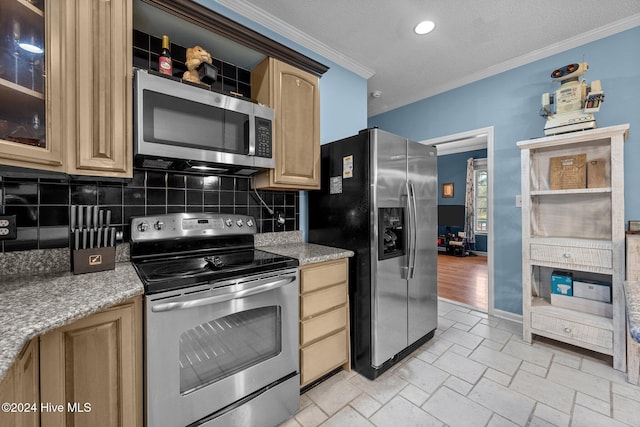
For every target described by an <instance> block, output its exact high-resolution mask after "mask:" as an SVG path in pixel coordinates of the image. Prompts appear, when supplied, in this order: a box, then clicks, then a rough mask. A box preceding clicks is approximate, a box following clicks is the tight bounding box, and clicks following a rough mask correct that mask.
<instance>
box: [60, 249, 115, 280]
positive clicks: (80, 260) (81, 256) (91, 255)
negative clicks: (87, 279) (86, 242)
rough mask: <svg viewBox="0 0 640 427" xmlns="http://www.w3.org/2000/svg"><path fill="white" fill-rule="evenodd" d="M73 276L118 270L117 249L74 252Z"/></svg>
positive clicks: (77, 250)
mask: <svg viewBox="0 0 640 427" xmlns="http://www.w3.org/2000/svg"><path fill="white" fill-rule="evenodd" d="M71 253H72V257H71V260H72V264H71V270H72V271H73V274H83V273H95V272H97V271H105V270H114V269H115V268H116V247H115V246H108V247H105V248H91V249H76V250H72V251H71Z"/></svg>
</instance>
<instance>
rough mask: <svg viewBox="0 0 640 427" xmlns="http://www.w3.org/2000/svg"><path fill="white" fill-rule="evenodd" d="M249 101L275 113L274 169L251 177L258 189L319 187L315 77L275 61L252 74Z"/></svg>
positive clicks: (317, 101)
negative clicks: (265, 106) (266, 107)
mask: <svg viewBox="0 0 640 427" xmlns="http://www.w3.org/2000/svg"><path fill="white" fill-rule="evenodd" d="M251 94H252V96H251V97H252V98H253V99H254V100H255V101H257V102H260V103H261V104H265V105H268V106H269V107H271V108H273V109H274V110H275V123H274V126H273V140H274V149H273V155H274V158H275V161H276V167H275V169H271V170H269V171H266V172H263V173H260V174H258V175H256V176H255V177H254V187H255V188H259V189H289V190H317V189H319V188H320V94H319V90H318V78H317V77H316V76H314V75H312V74H310V73H307V72H305V71H302V70H300V69H298V68H296V67H293V66H291V65H289V64H286V63H284V62H281V61H278V60H276V59H274V58H266V59H265V60H264V61H262V62H261V63H260V64H259V65H258V66H257V67H256V68H255V69H254V70H253V72H252V73H251Z"/></svg>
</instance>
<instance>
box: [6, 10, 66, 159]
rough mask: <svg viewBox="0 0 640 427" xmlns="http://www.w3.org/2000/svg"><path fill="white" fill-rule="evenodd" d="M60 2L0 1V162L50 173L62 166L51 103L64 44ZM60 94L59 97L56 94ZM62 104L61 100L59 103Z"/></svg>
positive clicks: (55, 112) (58, 109) (54, 112)
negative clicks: (58, 45)
mask: <svg viewBox="0 0 640 427" xmlns="http://www.w3.org/2000/svg"><path fill="white" fill-rule="evenodd" d="M59 3H60V2H59V1H57V0H54V1H45V0H3V1H2V2H0V99H1V100H2V101H1V102H0V159H1V161H0V163H2V164H9V165H15V166H24V165H25V163H27V164H29V163H36V164H40V165H42V166H43V167H44V168H47V169H56V168H58V167H61V165H62V153H61V148H60V142H59V140H58V138H56V137H55V136H54V135H53V134H52V128H51V123H52V117H51V115H52V114H53V115H57V114H60V108H56V106H55V105H53V102H52V101H53V100H56V99H57V100H59V99H60V97H59V96H57V97H56V95H59V93H60V92H59V91H60V90H61V88H60V87H59V85H55V84H53V83H54V82H53V80H54V79H55V78H56V77H59V73H57V71H56V69H54V68H52V65H53V67H56V66H57V67H59V63H60V61H59V59H58V58H59V50H58V49H56V48H55V46H54V42H55V41H56V40H60V37H59V34H57V33H58V31H57V30H56V28H55V27H56V25H52V23H53V22H55V21H54V19H55V17H54V15H55V13H56V11H57V10H58V9H59ZM58 69H59V68H58ZM56 91H57V92H58V93H56ZM57 102H60V101H57Z"/></svg>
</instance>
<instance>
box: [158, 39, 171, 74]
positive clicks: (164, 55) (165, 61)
mask: <svg viewBox="0 0 640 427" xmlns="http://www.w3.org/2000/svg"><path fill="white" fill-rule="evenodd" d="M158 71H160V72H161V73H162V74H167V75H169V76H172V75H173V62H172V61H171V51H170V50H169V36H162V51H161V52H160V58H159V59H158Z"/></svg>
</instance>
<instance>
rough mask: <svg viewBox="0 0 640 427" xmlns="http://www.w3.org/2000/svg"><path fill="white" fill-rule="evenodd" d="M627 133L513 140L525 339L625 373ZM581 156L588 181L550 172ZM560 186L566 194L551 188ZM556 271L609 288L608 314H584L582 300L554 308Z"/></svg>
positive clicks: (613, 130)
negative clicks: (561, 345)
mask: <svg viewBox="0 0 640 427" xmlns="http://www.w3.org/2000/svg"><path fill="white" fill-rule="evenodd" d="M628 132H629V125H628V124H627V125H620V126H611V127H607V128H602V129H593V130H588V131H582V132H573V133H567V134H563V135H555V136H550V137H545V138H539V139H531V140H527V141H520V142H518V147H520V149H521V150H522V151H521V160H522V181H521V182H522V258H523V265H522V294H523V315H522V317H523V337H524V340H525V341H527V342H531V340H532V336H533V335H534V334H535V335H540V336H545V337H548V338H552V339H555V340H558V341H562V342H565V343H569V344H573V345H576V346H580V347H583V348H586V349H590V350H594V351H597V352H600V353H604V354H608V355H612V356H613V367H614V368H615V369H617V370H620V371H625V369H626V354H625V351H626V347H625V345H626V341H625V340H626V337H625V303H624V292H623V282H624V276H625V258H624V257H625V234H624V228H625V224H624V150H623V148H624V147H623V145H624V141H625V140H626V139H627V136H628ZM583 154H585V155H586V162H585V164H584V165H581V168H582V167H583V168H584V170H582V171H581V172H579V173H583V174H584V178H585V179H582V180H580V179H578V180H574V181H573V182H572V181H571V179H569V178H570V177H569V178H565V180H564V181H563V179H562V178H560V177H559V175H558V174H557V173H556V172H555V171H552V166H551V163H552V161H551V159H552V158H557V157H560V158H564V157H567V156H568V157H572V156H580V155H583ZM556 160H557V159H556ZM591 165H593V169H592V170H591V171H590V170H589V167H591ZM596 166H597V170H596ZM577 169H580V168H577ZM592 172H593V173H592ZM554 174H555V176H554V178H552V175H554ZM565 177H566V175H565ZM552 180H553V181H554V183H555V184H556V185H554V186H552V185H551V182H552ZM558 181H560V182H562V184H561V185H560V187H561V188H567V187H569V189H551V188H552V187H554V188H558V185H557V183H558ZM590 181H591V182H592V186H590V185H589V183H590ZM572 183H573V185H572ZM594 183H595V184H594ZM571 187H577V188H571ZM555 270H560V271H563V272H570V273H572V275H573V277H574V280H575V279H576V278H581V279H591V280H598V281H602V282H607V283H611V287H612V302H611V304H613V307H612V308H613V310H612V312H613V314H612V317H607V316H600V315H596V314H591V313H587V312H584V311H581V310H580V309H579V307H578V305H579V299H576V300H575V303H576V305H575V309H573V307H572V308H567V307H566V306H562V307H560V306H557V305H552V304H551V273H552V272H553V271H555ZM569 301H571V300H569Z"/></svg>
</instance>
